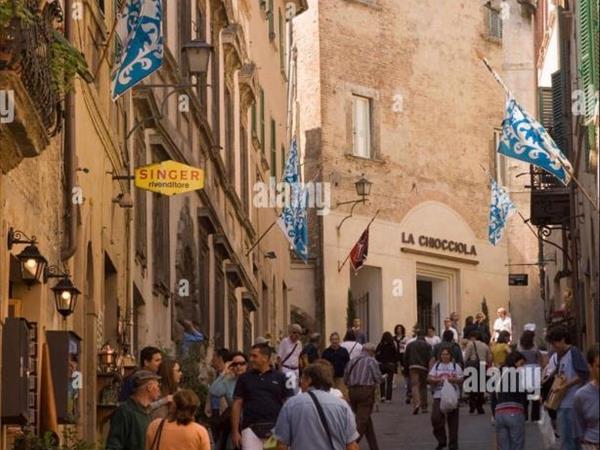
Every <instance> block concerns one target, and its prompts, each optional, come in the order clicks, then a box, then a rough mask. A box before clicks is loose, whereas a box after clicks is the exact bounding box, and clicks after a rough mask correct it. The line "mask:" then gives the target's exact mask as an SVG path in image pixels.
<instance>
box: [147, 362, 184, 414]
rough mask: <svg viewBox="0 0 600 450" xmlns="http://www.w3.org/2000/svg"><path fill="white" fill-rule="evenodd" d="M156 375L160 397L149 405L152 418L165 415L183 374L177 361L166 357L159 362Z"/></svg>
mask: <svg viewBox="0 0 600 450" xmlns="http://www.w3.org/2000/svg"><path fill="white" fill-rule="evenodd" d="M158 375H159V376H160V378H161V384H160V391H161V399H160V400H158V401H156V402H154V403H153V404H152V405H151V406H150V410H151V413H150V416H151V417H152V418H153V419H157V418H160V419H162V418H164V417H167V414H168V413H169V404H170V403H171V402H172V401H173V395H174V394H175V393H176V392H177V391H178V390H179V383H180V381H181V376H182V375H183V374H182V372H181V366H180V365H179V363H178V362H177V361H175V360H174V359H168V358H166V359H163V360H162V362H161V363H160V366H159V368H158Z"/></svg>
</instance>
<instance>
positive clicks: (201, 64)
mask: <svg viewBox="0 0 600 450" xmlns="http://www.w3.org/2000/svg"><path fill="white" fill-rule="evenodd" d="M211 51H212V45H210V44H209V43H207V42H205V41H203V40H201V39H194V40H193V41H190V42H188V43H187V44H184V45H183V46H182V47H181V54H182V56H183V60H184V61H185V62H186V63H187V69H188V71H189V73H190V74H191V75H200V74H202V73H205V72H207V71H208V61H209V59H210V53H211Z"/></svg>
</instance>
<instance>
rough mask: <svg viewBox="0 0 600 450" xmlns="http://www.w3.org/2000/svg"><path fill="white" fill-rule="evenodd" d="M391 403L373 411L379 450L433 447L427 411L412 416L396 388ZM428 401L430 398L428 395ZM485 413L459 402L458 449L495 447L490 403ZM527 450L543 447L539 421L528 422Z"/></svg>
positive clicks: (363, 446) (491, 449)
mask: <svg viewBox="0 0 600 450" xmlns="http://www.w3.org/2000/svg"><path fill="white" fill-rule="evenodd" d="M394 396H395V398H394V400H393V403H391V404H379V405H378V406H379V411H378V412H375V413H374V414H373V418H374V421H375V432H376V433H377V439H378V442H379V449H380V450H433V449H435V447H436V445H437V442H436V440H435V438H434V437H433V433H432V430H431V421H430V414H419V415H417V416H413V415H412V413H411V411H412V409H411V407H410V405H406V404H405V403H404V398H405V397H404V394H400V392H399V391H398V390H397V389H396V390H395V391H394ZM430 401H431V399H430ZM485 410H486V414H485V415H482V416H478V415H472V416H471V415H469V408H468V406H467V405H465V404H461V406H460V422H459V446H460V447H459V448H460V449H461V450H495V449H496V446H495V444H494V442H495V435H494V427H493V426H492V424H491V423H490V408H489V404H486V405H485ZM526 429H527V437H526V440H525V449H526V450H542V443H541V436H540V434H539V430H538V425H537V424H535V423H529V422H528V423H527V425H526ZM360 448H361V450H369V446H368V444H367V442H366V440H364V439H363V442H361V447H360Z"/></svg>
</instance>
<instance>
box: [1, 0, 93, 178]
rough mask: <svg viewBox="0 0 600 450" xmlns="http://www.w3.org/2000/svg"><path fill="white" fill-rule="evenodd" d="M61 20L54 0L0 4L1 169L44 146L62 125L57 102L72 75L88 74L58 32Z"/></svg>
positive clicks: (69, 85)
mask: <svg viewBox="0 0 600 450" xmlns="http://www.w3.org/2000/svg"><path fill="white" fill-rule="evenodd" d="M62 22H63V11H62V9H61V6H60V3H59V1H57V0H55V1H45V2H40V1H38V0H7V1H4V2H2V3H0V91H2V92H3V93H4V94H3V95H4V98H3V99H2V100H3V105H2V109H3V110H4V109H6V111H3V112H2V115H3V117H2V122H3V123H2V125H3V127H2V128H3V130H2V132H1V133H0V149H1V150H0V152H1V153H2V158H0V161H2V163H0V170H2V171H3V172H7V171H8V170H10V169H12V168H13V167H15V166H16V165H17V164H18V163H19V162H20V161H21V160H22V159H23V158H30V157H35V156H38V155H39V154H40V153H41V152H42V151H43V150H44V149H45V148H46V147H47V146H48V144H49V143H50V138H51V137H52V136H55V135H56V134H57V133H58V132H59V131H60V129H61V123H62V118H63V106H62V100H63V98H64V96H65V95H66V94H67V93H68V92H69V91H70V90H71V88H72V80H73V78H74V76H75V75H77V74H80V75H83V76H84V77H85V78H86V79H89V78H91V75H90V74H89V72H88V71H87V65H86V63H85V58H84V57H83V54H81V52H79V51H78V50H77V49H75V48H74V47H73V46H71V44H70V43H69V42H68V41H67V40H66V39H65V38H64V36H63V34H62V32H60V31H59V27H60V26H61V25H62Z"/></svg>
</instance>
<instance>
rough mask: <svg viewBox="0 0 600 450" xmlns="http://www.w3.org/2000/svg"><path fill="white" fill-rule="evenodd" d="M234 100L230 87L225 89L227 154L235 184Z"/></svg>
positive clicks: (232, 181) (229, 172) (228, 167)
mask: <svg viewBox="0 0 600 450" xmlns="http://www.w3.org/2000/svg"><path fill="white" fill-rule="evenodd" d="M233 116H234V114H233V101H232V98H231V92H230V91H229V88H226V89H225V154H226V160H227V172H228V174H229V179H230V180H231V183H232V184H233V186H235V185H236V180H235V149H234V142H233V141H234V140H233V129H234V128H233V127H234V123H233V122H234V120H233Z"/></svg>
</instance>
